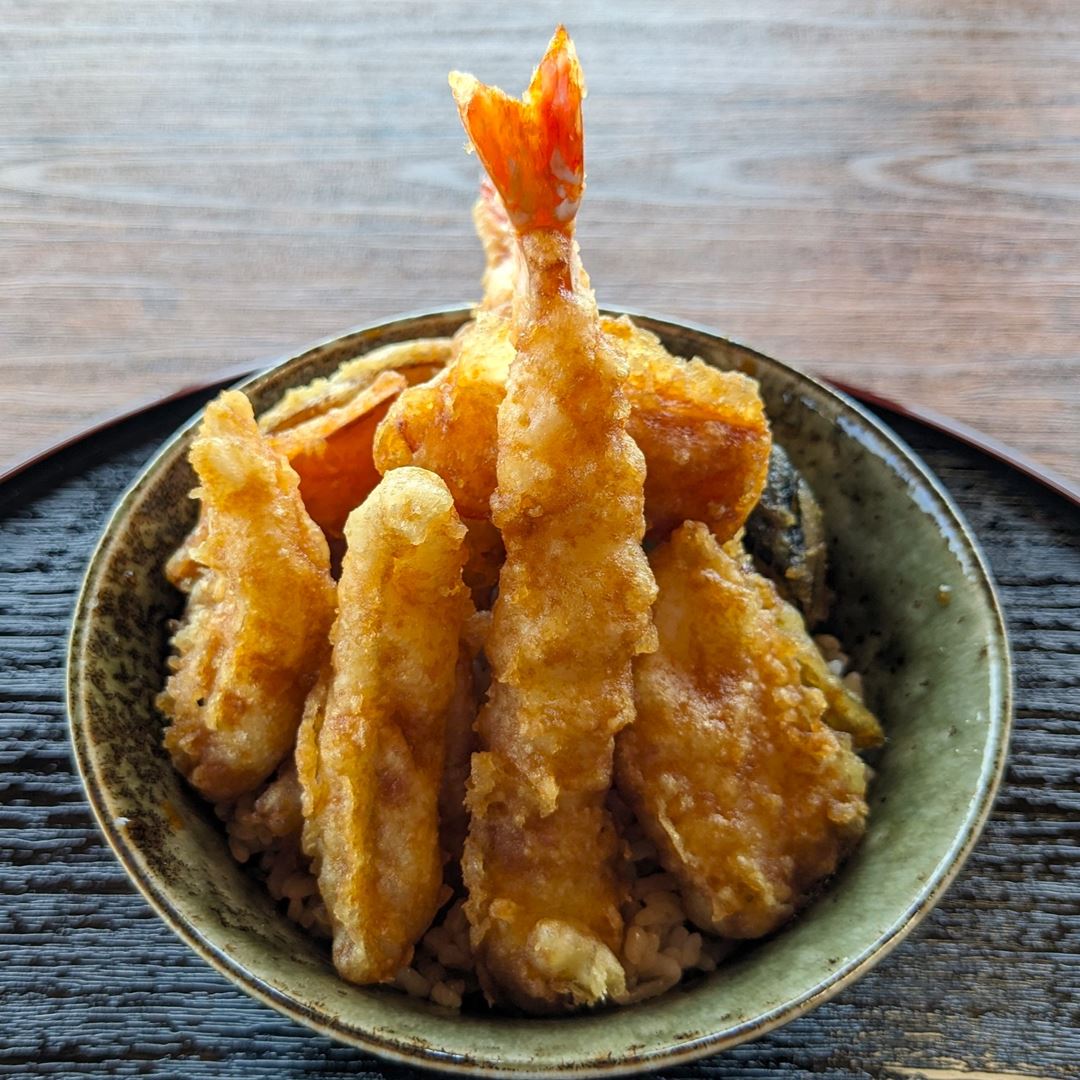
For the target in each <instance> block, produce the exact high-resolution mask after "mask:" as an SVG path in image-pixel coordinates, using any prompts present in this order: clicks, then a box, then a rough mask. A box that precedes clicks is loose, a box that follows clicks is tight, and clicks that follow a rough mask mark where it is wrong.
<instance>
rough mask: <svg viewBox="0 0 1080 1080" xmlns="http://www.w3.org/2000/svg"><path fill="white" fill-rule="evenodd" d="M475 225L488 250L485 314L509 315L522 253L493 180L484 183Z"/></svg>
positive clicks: (483, 244) (484, 246)
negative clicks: (519, 255) (519, 254)
mask: <svg viewBox="0 0 1080 1080" xmlns="http://www.w3.org/2000/svg"><path fill="white" fill-rule="evenodd" d="M472 217H473V226H474V227H475V228H476V235H477V236H478V237H479V238H480V243H481V245H482V246H483V248H484V278H483V284H484V298H483V300H481V301H480V310H481V311H494V312H497V313H498V314H500V315H509V314H510V307H511V305H512V303H513V300H514V281H515V278H516V277H517V267H518V253H519V251H520V249H519V248H518V245H517V244H516V243H515V242H514V231H513V229H511V228H510V219H509V218H508V217H507V216H506V209H505V207H504V206H503V204H502V200H501V199H500V198H499V196H498V193H497V192H496V191H495V188H494V186H493V185H492V183H491V181H490V180H489V179H488V178H487V177H486V176H485V177H484V178H483V179H482V180H481V181H480V198H479V199H477V200H476V202H475V204H474V205H473V214H472Z"/></svg>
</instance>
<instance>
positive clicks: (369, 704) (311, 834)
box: [296, 469, 471, 983]
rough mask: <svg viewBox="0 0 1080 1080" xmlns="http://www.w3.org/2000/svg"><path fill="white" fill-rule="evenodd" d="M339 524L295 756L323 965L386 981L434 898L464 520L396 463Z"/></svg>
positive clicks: (438, 486)
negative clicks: (322, 920) (321, 906)
mask: <svg viewBox="0 0 1080 1080" xmlns="http://www.w3.org/2000/svg"><path fill="white" fill-rule="evenodd" d="M345 536H346V539H347V540H348V545H349V546H348V550H347V551H346V554H345V559H344V561H343V563H342V571H341V579H340V581H339V583H338V617H337V620H336V621H335V623H334V627H333V631H332V633H331V640H332V644H333V657H332V661H331V665H330V671H329V674H328V675H326V676H325V677H324V678H323V679H322V680H321V684H320V686H319V687H317V688H316V691H315V692H314V693H313V694H312V698H311V700H310V701H309V703H308V708H307V710H306V712H305V716H304V722H303V725H302V727H301V731H300V736H299V738H298V740H297V749H296V760H297V768H298V772H299V776H300V783H301V788H302V792H303V810H304V818H305V826H304V849H305V851H307V853H308V854H309V855H310V856H311V857H312V859H313V860H314V865H315V867H316V868H317V873H318V878H319V890H320V892H321V894H322V897H323V899H324V901H325V902H326V908H327V911H328V913H329V915H330V919H331V922H332V925H333V932H334V948H333V956H334V966H335V967H336V968H337V970H338V972H339V973H340V974H341V975H342V976H343V977H344V978H346V979H348V980H350V981H351V982H355V983H371V982H385V981H388V980H391V979H393V977H394V975H395V974H396V973H397V972H398V971H399V970H400V969H401V968H402V967H403V966H404V965H406V964H407V963H408V962H409V960H410V959H411V957H412V952H413V946H414V945H415V943H416V941H417V940H418V939H419V938H420V936H421V935H422V934H423V933H424V931H425V930H426V929H427V928H428V926H429V925H430V923H431V920H432V919H433V918H434V916H435V913H436V911H437V910H438V908H439V906H440V904H442V902H443V901H444V900H445V899H446V892H445V891H444V887H443V852H442V850H441V846H440V840H439V798H440V791H441V785H442V780H443V765H444V761H445V757H446V750H445V744H446V736H447V727H446V724H447V714H448V712H449V711H450V709H451V704H452V702H453V701H454V698H455V687H456V686H457V685H458V656H459V642H460V638H461V633H462V626H463V623H464V621H465V619H466V617H467V615H468V613H469V611H470V609H471V604H470V602H469V599H468V592H467V590H466V588H465V586H464V584H463V583H462V580H461V568H462V564H463V562H464V559H465V551H464V547H463V541H464V537H465V528H464V526H463V525H462V524H461V521H460V520H459V518H458V516H457V513H456V512H455V510H454V504H453V500H452V499H451V497H450V493H449V492H448V491H447V490H446V485H445V484H443V482H442V481H441V480H439V478H438V477H437V476H435V475H434V474H432V473H429V472H424V471H423V470H421V469H398V470H395V471H394V472H393V473H391V474H390V475H389V476H387V477H385V478H384V479H383V481H382V482H381V483H380V484H379V486H378V487H377V488H376V489H375V490H374V491H373V492H372V493H371V495H370V496H369V497H368V498H367V500H366V501H365V502H364V504H363V505H362V506H361V507H359V509H357V510H355V511H353V513H352V514H350V516H349V520H348V522H347V523H346V526H345ZM461 707H462V706H461V703H460V702H458V703H456V705H455V708H456V709H457V712H456V713H455V715H456V716H457V715H460V709H461ZM458 730H459V728H458V727H455V735H456V733H457V731H458Z"/></svg>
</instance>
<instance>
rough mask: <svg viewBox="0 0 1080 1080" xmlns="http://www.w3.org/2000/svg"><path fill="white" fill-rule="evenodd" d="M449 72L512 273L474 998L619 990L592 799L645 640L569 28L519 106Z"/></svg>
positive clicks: (476, 825) (642, 592)
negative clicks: (509, 244) (515, 266)
mask: <svg viewBox="0 0 1080 1080" xmlns="http://www.w3.org/2000/svg"><path fill="white" fill-rule="evenodd" d="M450 81H451V86H452V87H453V91H454V97H455V99H456V101H457V104H458V109H459V111H460V113H461V117H462V121H463V123H464V125H465V128H466V131H467V132H468V134H469V136H470V139H471V140H472V143H473V145H474V146H475V148H476V150H477V153H478V154H479V156H480V159H481V161H482V163H483V165H484V167H485V169H486V170H487V172H488V175H489V176H490V177H491V179H492V181H493V183H494V185H495V187H496V188H497V189H498V191H499V193H500V195H501V197H502V202H503V205H504V206H505V208H506V210H507V213H508V215H509V217H510V220H511V222H512V224H513V226H514V229H515V231H516V234H517V236H516V240H515V242H516V243H517V244H518V245H519V248H520V258H521V260H522V262H521V265H522V267H523V270H524V274H523V275H521V283H520V286H519V288H518V290H517V291H515V293H514V295H513V302H512V312H513V313H512V321H511V335H512V343H513V347H514V353H513V359H512V361H511V363H510V366H509V375H508V377H507V382H506V392H505V397H504V398H503V399H502V401H501V403H500V404H499V405H498V420H497V440H496V445H497V455H496V471H497V487H496V490H495V493H494V495H493V497H492V500H491V503H492V518H493V521H494V523H495V525H496V527H497V528H499V530H500V531H501V532H502V538H503V542H504V544H505V547H506V561H505V563H504V565H503V569H502V573H501V576H500V579H499V595H498V598H497V600H496V602H495V607H494V611H493V617H492V623H491V627H490V630H489V633H488V637H487V656H488V659H489V661H490V663H491V673H492V683H491V688H490V692H489V697H488V701H487V704H486V705H485V706H484V707H483V709H482V710H481V713H480V716H479V718H478V722H477V729H478V734H479V740H480V745H481V750H480V752H478V753H476V754H474V756H473V762H472V775H471V778H470V782H469V795H468V804H469V810H470V814H471V823H470V831H469V836H468V839H467V841H466V845H465V855H464V859H463V875H464V879H465V884H466V886H467V888H468V890H469V899H468V902H467V904H466V908H465V910H466V914H467V916H468V919H469V922H470V925H471V936H472V942H473V948H474V953H475V956H476V961H477V967H478V972H479V974H480V978H481V981H482V984H483V987H484V989H485V992H486V993H487V995H488V997H489V998H490V999H492V1000H499V999H501V1000H506V1001H510V1002H512V1003H514V1004H516V1005H518V1006H521V1007H523V1008H527V1009H528V1010H529V1011H531V1012H555V1011H560V1010H564V1009H567V1008H573V1007H576V1006H581V1005H591V1004H594V1003H596V1002H599V1001H602V1000H604V999H606V998H609V997H613V996H617V995H618V994H620V993H622V992H623V990H624V988H625V978H624V972H623V970H622V967H621V965H620V964H619V961H618V960H617V959H616V952H617V951H618V949H619V947H620V945H621V939H622V919H621V916H620V912H619V905H620V902H621V900H622V899H623V892H622V886H621V884H620V882H619V879H618V876H617V873H616V857H617V854H618V839H617V836H616V832H615V828H614V825H613V822H612V821H611V819H610V817H609V815H608V812H607V810H606V809H605V806H604V799H605V795H606V793H607V790H608V788H609V786H610V783H611V761H612V747H613V737H614V735H615V733H616V732H617V731H618V730H619V729H620V728H622V727H623V726H624V725H626V724H627V723H629V722H630V721H631V719H632V717H633V698H632V686H633V684H632V674H631V661H632V658H633V657H634V656H635V655H636V654H638V653H641V652H643V651H645V650H648V649H650V648H652V647H653V646H654V634H653V631H652V627H651V624H650V621H649V609H650V606H651V603H652V599H653V596H654V594H655V587H654V583H653V580H652V576H651V574H650V573H649V568H648V564H647V561H646V559H645V556H644V553H643V551H642V548H641V540H642V536H643V533H644V517H643V483H644V462H643V460H642V457H641V453H640V451H639V450H638V449H637V447H636V446H635V445H634V443H633V441H632V440H631V439H630V437H629V436H628V435H627V432H626V421H627V413H628V407H627V404H626V401H625V397H624V394H623V390H622V385H623V381H624V379H625V375H626V369H625V364H624V362H623V361H622V359H621V358H620V356H619V355H618V354H617V353H616V352H615V351H614V350H612V349H611V348H610V347H609V346H608V345H607V343H606V342H605V339H604V337H603V335H602V333H601V330H600V321H599V316H598V314H597V310H596V303H595V300H594V298H593V296H592V294H591V292H589V291H588V289H587V287H585V285H584V284H583V282H582V273H581V269H580V261H579V258H578V254H577V249H576V245H575V243H574V240H573V221H574V216H575V214H576V212H577V208H578V203H579V201H580V198H581V194H582V190H583V186H584V168H583V159H582V131H581V112H580V106H581V99H582V97H583V95H584V85H583V83H582V78H581V70H580V68H579V66H578V63H577V58H576V56H575V54H574V49H573V45H572V44H571V42H570V39H569V37H568V36H567V34H566V31H565V30H564V29H562V28H561V27H560V28H559V30H557V31H556V34H555V37H554V38H553V40H552V42H551V45H550V46H549V48H548V52H547V54H546V55H545V57H544V59H543V60H542V61H541V63H540V66H539V67H538V68H537V70H536V73H535V74H534V76H533V80H532V83H531V85H530V87H529V89H528V91H527V92H526V94H525V97H524V101H517V100H514V99H511V98H509V97H507V96H506V95H505V94H503V93H502V92H501V91H498V90H496V89H494V88H491V87H486V86H483V85H481V84H480V83H478V82H477V81H476V79H474V78H472V77H471V76H468V75H461V74H457V73H455V74H453V75H451V77H450ZM388 475H391V476H392V475H393V473H390V474H388Z"/></svg>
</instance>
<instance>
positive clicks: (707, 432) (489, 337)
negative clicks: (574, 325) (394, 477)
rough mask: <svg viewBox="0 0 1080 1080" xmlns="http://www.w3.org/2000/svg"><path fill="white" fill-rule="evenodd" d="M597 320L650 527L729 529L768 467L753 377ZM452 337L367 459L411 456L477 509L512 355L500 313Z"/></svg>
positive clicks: (388, 461)
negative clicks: (616, 365)
mask: <svg viewBox="0 0 1080 1080" xmlns="http://www.w3.org/2000/svg"><path fill="white" fill-rule="evenodd" d="M480 205H484V204H483V200H481V204H480ZM601 326H602V327H603V331H604V336H605V338H606V339H607V340H608V341H609V342H610V343H611V345H612V346H613V347H614V348H616V349H618V350H619V351H621V352H622V353H623V354H624V355H625V357H626V360H627V364H628V372H627V379H626V384H625V391H626V397H627V400H628V401H629V403H630V417H629V421H628V426H627V430H628V431H629V433H630V435H631V437H632V438H633V439H634V441H635V442H636V443H637V444H638V446H639V447H640V448H641V451H642V453H643V454H644V455H645V464H646V476H645V518H646V521H647V523H648V527H649V532H650V534H651V535H653V536H661V535H666V534H667V533H669V532H670V531H671V530H672V529H673V528H674V527H675V526H676V525H680V524H682V522H683V521H686V520H688V519H694V520H703V521H705V522H706V523H707V524H708V525H709V526H710V527H711V528H712V529H713V531H714V532H715V534H716V536H717V537H718V538H719V539H720V540H727V539H729V538H730V537H732V536H734V535H735V533H736V532H737V531H738V530H739V528H741V526H742V524H743V522H744V521H745V520H746V517H747V515H748V514H749V513H750V511H751V510H752V509H753V508H754V505H755V504H756V503H757V500H758V498H759V496H760V495H761V491H762V488H763V487H764V484H765V477H766V475H767V472H768V465H769V447H770V445H771V437H770V434H769V425H768V421H767V419H766V417H765V409H764V406H763V404H762V401H761V397H760V396H759V394H758V390H757V383H755V382H754V380H753V379H751V378H749V377H748V376H746V375H743V374H741V373H739V372H736V371H720V370H718V369H717V368H714V367H711V366H709V365H708V364H705V363H703V362H702V361H701V360H690V361H686V360H680V359H678V358H676V357H673V356H672V355H671V354H670V353H668V352H667V350H666V349H665V348H664V347H663V345H661V343H660V339H659V338H657V337H656V335H655V334H651V333H649V332H648V331H647V330H642V329H641V328H640V327H636V326H634V325H633V323H632V322H630V320H629V319H627V318H625V317H624V318H621V319H610V318H602V319H601ZM454 345H455V359H454V360H453V362H452V363H451V364H450V365H449V366H448V367H447V368H446V369H445V370H444V371H443V372H441V373H440V374H439V376H438V377H437V378H436V379H434V380H433V381H432V382H431V383H429V384H427V385H425V386H417V387H413V388H411V389H409V390H406V391H405V392H404V393H403V394H402V395H401V396H400V397H399V398H398V399H397V401H395V402H394V404H393V405H392V406H391V407H390V410H389V412H388V413H387V418H386V421H385V422H384V423H383V424H381V425H380V426H379V430H378V431H377V432H376V435H375V463H376V466H377V467H378V468H379V469H380V470H381V471H382V472H384V473H385V472H386V471H387V470H388V469H393V468H397V467H399V466H401V465H410V464H413V465H420V466H422V467H423V468H427V469H431V470H432V471H433V472H437V473H438V474H439V475H440V476H441V477H443V479H444V480H445V481H446V482H447V484H448V485H449V487H450V490H451V491H452V492H453V494H454V499H455V501H456V502H457V506H458V509H459V510H460V511H461V513H462V514H464V515H466V516H469V517H479V516H481V515H482V514H486V513H487V507H488V505H489V502H490V498H491V492H492V491H493V490H494V486H495V482H496V478H495V449H496V438H495V426H496V418H497V414H498V408H499V404H500V402H501V401H502V398H503V395H504V394H505V384H506V376H507V371H508V370H509V367H510V360H511V358H512V357H513V355H514V347H513V344H512V343H511V337H510V323H509V321H508V320H507V319H506V318H505V317H503V316H501V315H498V314H493V313H491V312H487V311H479V312H477V315H476V319H475V321H474V322H471V323H468V324H467V325H466V326H465V327H463V328H462V329H461V331H459V333H458V336H457V337H456V338H455V342H454Z"/></svg>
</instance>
